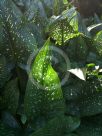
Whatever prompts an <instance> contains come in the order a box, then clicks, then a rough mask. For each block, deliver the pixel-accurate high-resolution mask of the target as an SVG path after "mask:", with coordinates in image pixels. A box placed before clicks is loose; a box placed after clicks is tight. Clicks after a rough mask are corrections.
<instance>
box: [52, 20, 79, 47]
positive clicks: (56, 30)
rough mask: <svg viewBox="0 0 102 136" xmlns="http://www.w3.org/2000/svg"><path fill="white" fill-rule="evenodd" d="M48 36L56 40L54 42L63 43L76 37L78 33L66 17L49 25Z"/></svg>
mask: <svg viewBox="0 0 102 136" xmlns="http://www.w3.org/2000/svg"><path fill="white" fill-rule="evenodd" d="M50 30H51V32H50V36H51V37H52V38H53V39H54V40H56V44H59V45H63V44H65V43H66V42H67V41H68V40H70V39H72V38H75V37H78V36H79V35H80V34H79V33H78V32H75V31H74V29H73V28H72V26H71V25H70V24H69V22H68V21H67V19H63V20H59V21H57V22H56V23H55V24H53V25H52V27H50Z"/></svg>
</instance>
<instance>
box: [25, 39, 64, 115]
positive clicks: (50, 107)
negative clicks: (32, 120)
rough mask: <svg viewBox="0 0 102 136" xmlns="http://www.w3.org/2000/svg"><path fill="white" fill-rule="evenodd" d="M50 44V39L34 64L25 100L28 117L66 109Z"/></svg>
mask: <svg viewBox="0 0 102 136" xmlns="http://www.w3.org/2000/svg"><path fill="white" fill-rule="evenodd" d="M49 46H50V40H49V39H48V40H47V42H46V43H45V44H44V46H43V48H42V49H41V50H40V51H39V53H38V55H37V56H36V58H35V61H34V62H33V64H32V69H31V72H30V76H29V80H28V84H27V88H26V94H25V102H24V105H25V113H26V115H27V116H28V117H34V116H38V115H39V114H42V113H43V114H45V115H46V114H48V113H50V112H52V113H54V112H56V109H57V112H56V113H57V114H59V113H58V111H63V110H64V103H63V94H62V90H61V85H60V80H59V78H58V75H57V73H56V72H55V71H54V69H53V68H52V66H51V64H50V57H51V56H50V47H49ZM31 80H32V81H33V82H32V81H31Z"/></svg>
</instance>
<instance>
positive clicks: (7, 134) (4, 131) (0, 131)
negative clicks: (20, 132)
mask: <svg viewBox="0 0 102 136" xmlns="http://www.w3.org/2000/svg"><path fill="white" fill-rule="evenodd" d="M0 136H16V133H15V131H14V130H13V129H11V128H9V127H7V126H5V125H4V124H3V123H2V122H1V121H0Z"/></svg>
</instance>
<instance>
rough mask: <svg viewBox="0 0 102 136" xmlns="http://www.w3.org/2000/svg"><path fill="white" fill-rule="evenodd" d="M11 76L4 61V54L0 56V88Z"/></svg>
mask: <svg viewBox="0 0 102 136" xmlns="http://www.w3.org/2000/svg"><path fill="white" fill-rule="evenodd" d="M10 77H11V72H10V70H9V67H8V65H7V62H6V58H5V57H4V56H2V57H0V88H2V87H3V86H4V84H5V83H6V82H7V81H8V80H9V78H10Z"/></svg>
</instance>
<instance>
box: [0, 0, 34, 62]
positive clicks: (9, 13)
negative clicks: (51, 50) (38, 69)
mask: <svg viewBox="0 0 102 136" xmlns="http://www.w3.org/2000/svg"><path fill="white" fill-rule="evenodd" d="M0 7H1V11H0V14H1V17H0V22H1V23H0V29H1V32H2V33H1V35H0V44H1V50H0V54H1V55H4V56H5V57H6V58H7V59H8V60H9V61H10V62H13V63H23V64H26V62H27V60H28V57H29V55H30V54H31V53H32V52H33V51H35V50H36V49H37V44H36V40H35V37H34V35H32V33H31V32H30V30H29V28H28V27H27V25H26V24H25V23H27V22H25V20H23V19H22V18H23V14H22V12H21V11H20V10H19V8H18V7H17V6H16V5H15V4H14V2H13V1H12V0H10V1H7V0H4V2H1V3H0Z"/></svg>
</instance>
